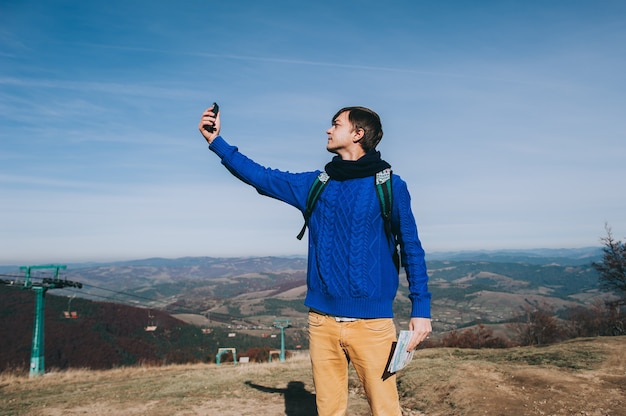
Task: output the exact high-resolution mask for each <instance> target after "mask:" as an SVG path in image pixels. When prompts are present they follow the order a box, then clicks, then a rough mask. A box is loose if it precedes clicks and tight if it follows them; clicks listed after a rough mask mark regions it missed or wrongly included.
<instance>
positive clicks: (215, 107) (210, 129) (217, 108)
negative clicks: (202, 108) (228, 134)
mask: <svg viewBox="0 0 626 416" xmlns="http://www.w3.org/2000/svg"><path fill="white" fill-rule="evenodd" d="M219 112H220V106H219V105H217V103H215V102H214V103H213V117H215V118H217V113H219ZM203 127H204V129H205V130H206V131H208V132H209V133H213V132H214V131H215V127H214V126H209V125H208V124H207V125H205V126H203Z"/></svg>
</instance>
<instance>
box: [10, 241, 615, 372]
mask: <svg viewBox="0 0 626 416" xmlns="http://www.w3.org/2000/svg"><path fill="white" fill-rule="evenodd" d="M600 258H601V249H599V248H593V247H592V248H585V249H566V250H553V249H550V250H548V249H545V250H524V251H511V250H506V251H505V250H503V251H493V252H491V251H490V252H462V253H445V254H444V253H436V254H432V255H429V256H428V259H427V260H428V267H429V274H430V278H431V279H430V284H429V288H430V291H431V292H432V295H433V301H432V305H433V306H432V313H433V328H434V331H435V334H443V333H445V332H446V331H451V330H454V329H458V328H464V327H468V326H471V325H475V324H477V323H483V324H490V325H499V324H503V323H505V322H507V321H508V320H509V319H511V316H512V314H513V313H515V312H519V311H520V309H521V308H523V307H524V306H525V305H528V304H533V305H545V307H546V308H549V309H551V310H553V311H554V313H558V312H559V311H563V310H565V309H567V308H572V307H576V306H584V305H589V304H590V303H591V302H593V301H594V300H595V299H599V298H601V297H602V296H604V294H603V293H601V292H599V291H598V288H597V273H596V272H595V270H594V269H593V267H592V266H591V263H592V262H593V261H597V260H599V259H600ZM0 273H2V275H1V276H0V279H2V280H3V281H5V282H9V281H12V280H19V279H20V277H21V276H22V274H21V273H20V272H19V268H18V267H13V268H12V269H11V268H6V269H5V270H3V271H2V272H0ZM61 278H66V279H68V280H72V281H76V282H81V283H82V284H83V288H82V289H81V290H72V291H68V290H66V289H63V290H51V291H49V292H48V295H47V299H48V301H47V303H48V304H47V306H46V345H49V346H50V347H49V348H47V349H46V362H47V363H48V364H47V365H53V366H57V367H60V368H65V367H80V366H91V367H92V368H103V367H107V366H109V367H110V366H119V365H124V364H129V363H136V362H141V361H148V362H152V361H167V362H184V361H186V360H190V361H207V360H211V359H212V357H214V355H215V352H216V350H217V348H218V346H219V345H222V346H224V345H226V344H228V345H235V346H236V347H237V348H240V349H241V348H252V347H259V346H268V347H270V348H277V347H279V344H278V343H277V342H278V341H277V339H275V338H273V337H275V336H276V334H277V330H276V328H274V323H275V321H276V320H277V319H286V320H289V325H290V327H289V328H288V329H287V330H286V333H287V343H288V348H295V347H296V346H300V347H302V348H306V347H307V345H308V343H307V339H306V334H305V327H306V314H307V311H308V309H307V307H306V306H304V303H303V300H304V297H305V295H306V258H305V257H260V258H254V257H250V258H210V257H197V258H194V257H187V258H180V259H162V258H154V259H143V260H134V261H126V262H114V263H100V264H75V265H68V268H67V270H64V271H63V272H62V276H61ZM34 279H36V278H34ZM400 282H401V286H400V289H399V293H398V296H397V299H396V302H395V304H394V312H395V315H396V321H397V322H396V323H397V325H398V327H402V328H403V327H405V325H406V321H407V318H408V317H409V314H410V301H409V299H408V287H407V284H406V279H405V277H404V276H403V275H402V276H400ZM71 296H76V298H75V299H73V300H72V302H71V306H72V309H73V308H76V310H77V311H78V313H79V315H80V318H79V319H76V320H72V319H65V318H64V317H63V312H64V311H66V310H67V309H68V307H69V305H68V303H69V299H70V297H71ZM33 302H34V299H33V294H32V293H30V291H27V290H21V289H18V288H16V287H11V286H5V285H0V316H2V317H3V319H2V320H0V370H1V369H2V368H3V367H6V366H10V365H20V366H22V365H24V363H25V362H26V361H28V360H29V354H30V338H31V335H32V321H33V310H34V304H33ZM151 316H153V317H154V318H151ZM152 320H156V321H158V322H159V323H158V327H159V330H158V331H155V332H146V331H145V327H146V326H148V325H149V323H150V322H151V321H152ZM200 326H202V327H204V329H205V333H203V332H202V329H203V328H201V327H200ZM209 328H210V333H207V332H209V331H206V329H209ZM229 334H231V335H232V334H235V335H236V336H235V337H234V338H233V337H231V338H228V335H229ZM225 343H226V344H225ZM86 351H89V353H86ZM140 352H141V353H140ZM48 354H50V356H48ZM25 360H26V361H25Z"/></svg>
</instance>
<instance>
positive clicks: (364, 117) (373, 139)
mask: <svg viewBox="0 0 626 416" xmlns="http://www.w3.org/2000/svg"><path fill="white" fill-rule="evenodd" d="M346 111H348V120H349V121H350V123H351V124H352V127H353V128H355V129H363V132H364V134H363V138H362V139H361V140H360V141H359V143H361V147H363V150H365V151H366V152H369V151H370V150H372V149H375V148H376V146H378V143H380V140H381V139H382V138H383V126H382V124H381V122H380V117H379V116H378V114H376V113H375V112H374V111H372V110H370V109H369V108H365V107H344V108H342V109H341V110H339V111H337V114H335V115H334V117H333V121H335V120H336V119H337V117H339V115H340V114H341V113H343V112H346Z"/></svg>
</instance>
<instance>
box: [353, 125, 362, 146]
mask: <svg viewBox="0 0 626 416" xmlns="http://www.w3.org/2000/svg"><path fill="white" fill-rule="evenodd" d="M363 136H365V130H363V129H362V128H358V129H354V139H353V140H352V141H353V142H354V143H358V142H360V141H361V139H363Z"/></svg>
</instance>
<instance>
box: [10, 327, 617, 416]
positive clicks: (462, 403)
mask: <svg viewBox="0 0 626 416" xmlns="http://www.w3.org/2000/svg"><path fill="white" fill-rule="evenodd" d="M625 351H626V337H612V338H594V339H578V340H572V341H569V342H565V343H563V344H559V345H553V346H549V347H542V348H514V349H507V350H459V349H452V348H447V349H428V350H420V351H418V352H417V354H416V355H415V358H414V360H413V362H412V363H411V364H410V366H409V367H408V368H406V369H404V370H402V371H401V372H400V373H399V375H398V385H399V391H400V394H401V403H402V406H403V409H404V411H405V415H411V416H418V415H441V416H443V415H446V416H456V415H458V416H461V415H468V416H469V415H472V416H473V415H515V416H519V415H588V416H606V415H611V416H625V415H626V353H625ZM312 384H313V383H312V379H311V370H310V363H309V358H308V356H307V355H306V354H305V353H301V354H299V355H296V356H294V357H293V358H292V359H290V360H288V361H287V362H285V363H280V362H274V363H267V364H244V365H241V364H240V365H238V366H233V365H232V364H223V365H221V366H216V365H208V364H207V365H175V366H165V367H133V368H120V369H114V370H108V371H88V370H71V371H62V372H55V371H52V372H50V373H47V374H46V375H45V376H43V377H38V378H33V379H29V378H28V375H25V374H18V373H16V372H11V373H4V374H1V375H0V415H35V416H56V415H151V416H152V415H156V416H159V415H180V416H182V415H219V416H240V415H255V416H266V415H288V416H313V415H314V414H315V412H314V392H315V391H314V388H313V385H312ZM350 392H351V394H350V409H349V412H348V414H349V415H367V414H369V411H368V407H367V402H366V401H365V399H364V397H363V392H362V390H361V388H360V386H359V384H358V382H357V381H356V378H355V377H354V374H352V375H351V381H350Z"/></svg>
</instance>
